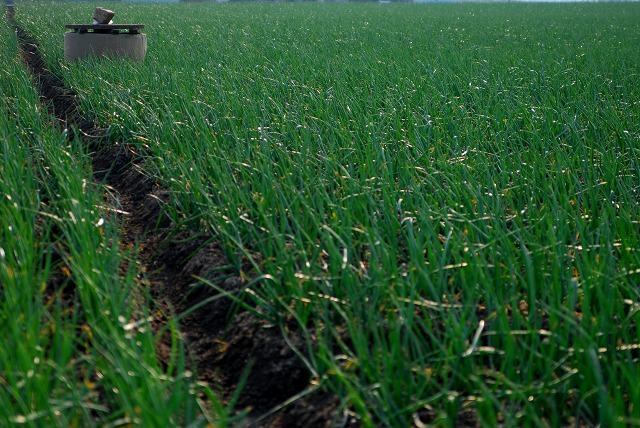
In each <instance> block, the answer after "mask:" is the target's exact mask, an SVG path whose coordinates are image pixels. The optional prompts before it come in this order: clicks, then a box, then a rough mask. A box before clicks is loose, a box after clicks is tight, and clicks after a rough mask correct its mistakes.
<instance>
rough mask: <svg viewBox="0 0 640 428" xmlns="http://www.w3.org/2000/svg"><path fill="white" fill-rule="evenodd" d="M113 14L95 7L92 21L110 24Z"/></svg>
mask: <svg viewBox="0 0 640 428" xmlns="http://www.w3.org/2000/svg"><path fill="white" fill-rule="evenodd" d="M114 16H115V13H113V12H112V11H110V10H108V9H103V8H101V7H96V10H95V12H93V20H94V23H98V24H110V23H111V20H112V19H113V17H114Z"/></svg>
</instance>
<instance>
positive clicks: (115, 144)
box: [9, 16, 358, 427]
mask: <svg viewBox="0 0 640 428" xmlns="http://www.w3.org/2000/svg"><path fill="white" fill-rule="evenodd" d="M9 18H10V19H11V18H12V17H11V16H9ZM17 31H18V37H19V44H20V48H21V53H22V57H23V60H24V62H25V65H26V66H27V67H28V69H29V71H30V73H31V75H32V77H33V80H34V82H35V84H36V86H37V88H38V90H39V93H40V95H41V98H42V103H43V105H45V106H46V107H47V108H48V109H49V111H50V113H51V115H52V117H53V118H55V120H56V121H57V122H58V124H59V126H60V127H61V129H69V133H70V137H72V136H73V134H74V133H75V135H78V136H79V137H80V138H81V139H82V141H83V142H84V143H85V144H86V145H87V146H88V147H89V149H90V150H91V151H92V153H93V154H92V163H93V171H94V178H95V180H96V181H97V182H101V183H104V184H106V185H107V186H109V187H110V191H109V194H110V195H111V196H110V197H111V201H110V202H111V205H112V206H114V205H115V206H114V208H115V209H117V210H118V211H117V212H118V214H117V215H116V216H115V217H116V218H115V219H116V220H117V221H120V222H121V225H122V233H121V239H122V242H121V246H122V248H123V249H126V248H128V247H131V246H132V245H136V246H137V248H139V251H140V253H139V254H140V255H139V263H140V265H141V266H140V268H141V269H140V272H143V273H144V274H143V275H144V278H142V280H143V281H144V282H145V283H146V284H147V285H148V286H149V289H150V290H151V295H152V297H153V299H154V301H153V304H154V305H155V308H156V310H157V312H159V313H161V314H162V316H161V317H157V318H159V319H157V320H156V326H155V327H156V329H157V331H159V330H160V329H161V328H162V327H164V326H165V325H166V324H167V322H168V320H169V319H172V318H173V319H179V321H178V325H179V330H180V334H181V337H182V338H184V340H185V342H186V344H187V349H188V352H189V357H190V358H191V359H192V361H193V364H194V369H195V370H196V372H197V373H198V378H199V380H200V381H202V382H206V383H208V384H209V385H210V386H211V387H212V388H213V389H214V390H217V391H219V392H220V393H221V394H222V396H223V397H227V399H228V398H229V397H231V395H232V393H233V392H234V391H235V390H236V389H237V388H238V386H239V385H238V384H239V382H240V380H241V378H242V375H243V373H245V371H246V370H247V369H248V368H250V372H249V375H248V378H247V379H246V382H245V383H244V385H243V388H242V390H241V391H242V392H241V394H240V396H239V399H238V402H237V405H236V409H237V410H238V411H242V410H245V411H246V412H247V414H248V417H247V422H248V425H250V426H255V427H258V426H260V427H331V426H356V425H358V424H357V421H355V420H354V419H353V418H348V417H347V416H346V412H345V411H344V410H343V407H344V406H343V405H342V403H341V402H340V399H339V398H338V397H337V396H335V395H333V394H330V393H328V392H326V391H322V390H320V389H318V390H315V391H313V392H311V393H309V394H305V392H306V391H312V385H311V373H310V371H309V370H308V368H307V367H306V366H305V364H304V363H303V361H302V359H301V358H300V357H299V356H298V354H297V353H296V352H294V350H293V349H292V347H291V346H290V344H291V345H293V346H294V347H295V348H297V350H298V351H300V352H303V353H304V352H306V351H305V350H306V349H308V342H307V339H303V338H302V337H300V335H298V334H297V333H296V332H295V329H290V330H286V329H284V328H280V327H279V326H274V325H272V324H271V323H269V322H268V321H267V320H265V319H264V318H263V317H260V316H258V315H256V313H258V311H257V308H256V310H255V311H246V310H245V311H243V310H241V308H240V307H239V306H238V305H234V304H233V302H232V301H231V299H229V298H226V297H221V296H218V291H216V289H215V288H214V287H210V286H208V285H206V284H198V282H199V281H198V279H196V277H198V278H206V279H208V280H209V281H210V282H212V283H213V284H215V286H216V287H217V288H219V289H222V290H225V291H226V292H228V293H232V294H234V295H236V297H238V298H242V296H243V292H244V288H245V286H246V284H245V283H244V282H243V280H242V279H241V278H240V277H239V276H236V274H235V272H234V270H233V269H232V268H231V267H230V266H229V262H228V260H227V259H226V257H225V253H224V251H223V250H222V249H221V248H220V246H219V245H218V244H217V243H216V242H215V240H214V239H212V237H211V236H210V235H208V234H207V233H203V232H190V231H187V230H183V229H180V228H178V227H177V226H176V225H174V224H173V223H172V222H171V220H170V219H169V218H168V217H167V216H165V215H164V214H163V206H164V205H165V204H167V203H169V199H170V198H169V192H168V191H167V190H166V189H163V188H162V187H161V186H159V185H158V184H157V183H156V182H155V181H154V180H153V179H152V178H150V177H148V176H145V175H144V173H143V172H142V171H143V170H144V168H142V167H143V163H144V154H138V153H135V152H134V151H133V150H132V149H131V148H130V147H128V146H127V145H126V144H124V143H123V142H120V141H112V140H111V138H110V136H109V132H108V130H107V129H103V128H100V127H98V126H96V124H95V123H94V122H93V121H92V120H90V118H88V117H87V116H86V115H85V114H84V113H83V112H82V111H81V110H80V108H79V105H78V101H77V98H76V96H75V94H74V93H73V92H72V91H71V90H69V89H68V88H67V87H66V85H65V83H64V82H63V81H62V80H61V79H59V78H58V77H56V76H54V75H53V74H51V73H50V72H49V70H48V69H47V68H46V64H45V63H44V61H43V59H42V57H41V55H40V52H39V48H38V44H37V42H36V41H35V40H33V39H32V38H31V37H30V36H29V35H28V34H26V32H25V31H24V30H23V29H22V28H20V27H18V28H17ZM114 194H115V195H116V196H115V198H114V197H113V195H114ZM216 278H220V279H216ZM216 296H218V297H216ZM207 299H209V301H208V302H206V300H207ZM246 302H247V303H248V304H250V302H251V301H250V300H249V299H247V300H246ZM194 305H201V307H200V308H199V309H198V310H196V311H194V312H193V313H191V314H190V315H188V316H186V317H182V318H180V317H179V315H180V314H182V313H184V312H185V311H187V310H188V309H190V308H192V307H194ZM160 318H162V319H160ZM284 331H286V334H287V338H288V341H287V340H285V337H284V335H283V332H284ZM171 349H172V348H171V340H170V338H169V337H168V335H166V337H164V338H163V340H162V341H161V342H160V344H159V346H158V350H157V352H158V356H159V358H160V360H161V361H162V362H164V363H165V364H168V362H169V360H170V358H171V356H172V355H171V352H172V351H171ZM296 397H300V398H296ZM287 401H290V403H288V404H287V405H286V406H282V404H283V403H285V402H287ZM278 407H282V408H280V409H278V410H275V411H274V410H273V409H276V408H278Z"/></svg>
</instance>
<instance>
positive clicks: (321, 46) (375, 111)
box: [20, 4, 640, 426]
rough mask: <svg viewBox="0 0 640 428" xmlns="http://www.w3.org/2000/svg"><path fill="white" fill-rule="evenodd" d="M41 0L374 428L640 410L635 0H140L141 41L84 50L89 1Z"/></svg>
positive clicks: (99, 110)
mask: <svg viewBox="0 0 640 428" xmlns="http://www.w3.org/2000/svg"><path fill="white" fill-rule="evenodd" d="M47 6H48V7H52V6H51V5H47ZM41 7H42V5H37V4H36V5H33V6H32V5H29V6H28V7H27V6H26V5H25V7H24V8H22V11H21V15H20V19H21V20H22V22H23V23H24V24H25V25H26V26H28V27H29V30H30V31H31V32H32V33H33V34H37V35H38V38H39V39H40V40H41V41H42V43H43V48H44V50H45V52H46V54H47V58H48V61H49V64H50V66H51V67H52V68H53V69H54V70H56V72H59V73H60V74H62V75H63V76H64V77H65V79H66V80H67V81H68V82H70V83H71V84H72V86H73V88H74V90H75V91H77V93H78V94H80V97H81V100H82V103H83V106H84V107H85V110H86V111H87V112H92V113H94V114H95V116H96V119H97V120H98V121H99V122H100V123H102V124H104V125H107V126H110V127H111V130H112V132H114V133H116V134H118V135H121V136H122V137H123V138H124V139H126V141H127V142H129V143H131V144H139V145H140V146H144V147H145V148H147V149H149V150H150V152H151V159H150V160H151V161H152V162H153V168H154V170H153V171H150V172H151V173H153V174H155V175H156V177H157V179H158V180H160V181H162V182H164V183H165V184H166V186H168V187H170V188H171V189H172V190H173V195H174V200H173V202H174V206H175V209H176V210H175V213H174V215H175V217H176V219H177V218H178V217H180V216H182V217H184V218H186V219H187V220H189V219H193V220H192V221H191V223H192V225H193V227H202V226H203V225H204V226H205V227H207V228H209V229H210V230H212V231H214V232H215V233H217V234H218V236H219V239H220V240H221V241H223V242H224V244H225V245H226V247H227V248H228V253H229V256H230V258H231V259H232V261H233V260H234V259H235V260H237V261H238V262H237V264H238V266H240V265H241V263H240V262H241V261H242V260H248V261H250V262H251V263H252V265H253V269H254V272H252V274H253V275H256V276H257V275H258V274H264V275H268V277H269V278H274V279H275V281H272V280H270V281H268V282H265V283H261V282H258V284H257V285H256V286H255V287H253V289H254V292H255V293H257V294H258V295H259V296H260V299H261V300H263V301H265V302H269V304H268V305H265V310H269V311H271V312H275V313H273V314H271V315H272V316H273V317H285V316H293V317H295V319H297V320H298V321H299V324H300V326H301V328H302V329H304V331H306V332H307V333H308V334H309V336H312V335H315V336H317V339H318V340H319V342H320V346H319V348H318V349H317V350H316V351H315V352H314V354H313V355H312V356H311V358H310V362H311V364H312V365H313V367H314V370H315V372H317V373H318V374H319V377H320V379H319V381H320V382H323V383H324V384H325V385H327V386H328V387H329V388H331V389H332V390H334V391H336V392H338V393H340V394H342V396H343V397H344V398H345V402H346V403H348V404H349V405H350V406H352V407H353V408H354V409H355V410H356V411H357V413H358V414H359V416H360V417H361V418H362V420H363V421H364V423H365V424H366V425H374V424H382V425H392V426H406V425H407V424H408V423H409V422H410V421H411V420H412V418H413V417H418V414H419V413H418V411H420V410H423V411H424V409H425V408H426V409H432V412H431V414H432V415H435V418H436V420H435V423H437V424H441V425H443V426H444V425H448V424H453V423H454V422H453V421H454V420H455V417H456V414H458V413H459V412H461V411H463V410H466V409H473V410H474V411H475V414H476V416H477V418H479V420H480V421H481V422H482V423H483V424H485V425H495V424H496V423H498V422H501V423H505V424H507V425H516V426H520V425H523V424H534V425H538V424H551V425H558V424H567V423H574V422H576V421H578V420H580V421H583V422H587V423H594V424H595V423H598V422H599V423H601V424H602V425H613V424H615V423H637V421H639V420H640V415H639V414H638V412H639V409H638V408H637V406H635V407H634V406H630V405H629V404H628V403H634V402H636V401H637V399H638V398H639V395H640V389H638V386H637V385H638V381H637V380H638V366H637V364H636V362H635V358H636V357H635V355H636V353H637V348H638V346H639V345H638V343H639V339H640V338H639V337H638V329H637V324H636V321H637V317H638V311H637V302H638V289H637V284H638V282H639V281H640V253H639V250H640V232H639V231H640V228H639V227H638V219H639V218H640V205H639V203H638V191H639V183H640V179H639V178H640V177H639V168H640V162H639V160H640V156H639V155H640V152H639V151H638V147H639V146H640V144H639V143H640V128H639V124H640V103H638V99H639V93H638V88H639V87H640V75H639V74H638V72H637V65H638V64H639V63H640V50H638V49H637V39H638V36H639V34H640V22H639V21H638V20H637V19H636V17H637V16H638V13H639V6H638V5H637V4H606V5H604V4H552V5H548V4H545V5H540V4H499V5H498V4H455V5H453V4H449V5H353V4H339V5H336V4H331V5H328V4H327V5H291V4H286V5H282V4H281V5H264V4H249V5H247V4H234V5H214V4H204V5H195V4H189V5H186V4H183V5H144V6H141V5H135V6H132V5H125V4H123V5H121V6H119V8H118V21H119V22H125V21H128V22H146V23H147V24H148V26H147V28H146V33H147V35H148V38H149V53H148V56H147V59H146V60H145V62H144V63H142V64H136V63H129V62H115V61H108V60H100V59H94V60H90V61H85V62H81V63H79V64H67V63H64V62H63V61H62V60H61V55H62V52H61V49H60V46H59V42H58V41H55V40H56V38H55V37H54V34H57V33H59V28H60V27H59V26H56V25H54V23H59V22H61V20H62V21H69V22H71V21H74V20H75V21H78V20H79V19H81V17H82V16H85V15H87V10H88V9H89V6H88V5H87V4H79V5H69V4H65V5H64V8H62V7H60V8H58V9H56V10H57V11H59V13H55V14H45V13H41V12H39V10H40V8H41ZM169 17H170V18H169ZM265 277H266V276H265ZM273 308H275V309H273Z"/></svg>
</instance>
